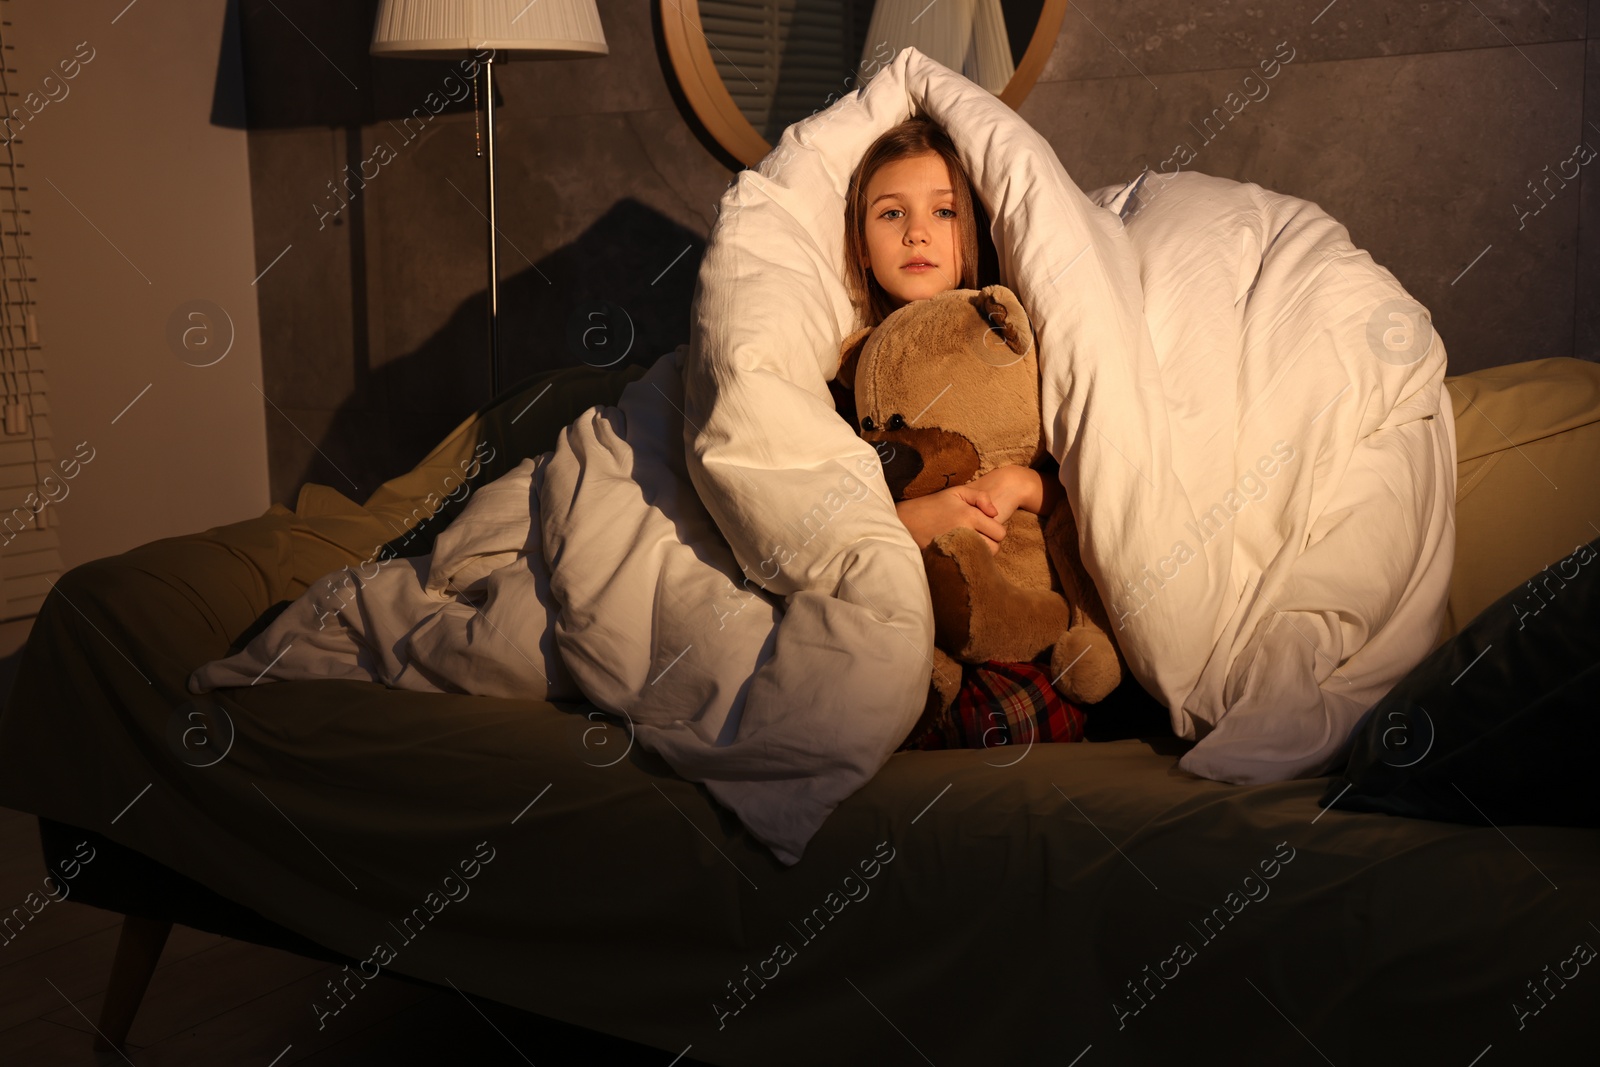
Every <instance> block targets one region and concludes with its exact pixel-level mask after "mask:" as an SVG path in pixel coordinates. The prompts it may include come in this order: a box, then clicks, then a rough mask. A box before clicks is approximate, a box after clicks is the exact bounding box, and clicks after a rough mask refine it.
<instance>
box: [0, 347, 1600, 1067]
mask: <svg viewBox="0 0 1600 1067" xmlns="http://www.w3.org/2000/svg"><path fill="white" fill-rule="evenodd" d="M631 377H632V375H631V374H613V375H602V374H598V373H595V372H584V371H571V372H565V373H564V374H563V375H558V376H556V378H554V379H551V380H541V381H539V382H534V383H530V384H529V385H528V387H526V388H523V389H520V390H519V391H517V392H515V393H514V394H513V395H512V396H510V397H508V398H506V399H505V400H503V402H502V403H501V404H499V405H498V406H496V407H495V408H494V409H492V410H489V411H486V412H480V413H479V414H478V415H477V416H474V418H473V419H470V420H468V421H467V422H466V423H464V424H463V425H462V427H461V428H460V429H459V430H458V431H457V432H456V433H455V434H453V435H452V437H451V438H450V439H448V440H447V441H445V442H444V443H443V444H441V445H440V447H439V449H436V450H435V452H434V453H433V454H432V455H431V456H430V457H429V458H428V459H427V460H425V461H424V462H423V464H421V465H420V466H419V467H418V468H417V469H416V470H415V471H413V472H411V473H410V474H408V475H407V476H405V477H404V478H402V479H397V480H396V481H394V482H391V483H389V485H387V486H385V487H384V489H382V490H380V491H379V492H378V493H376V494H374V497H373V498H372V500H370V501H369V502H368V504H369V508H370V510H368V509H362V508H358V507H357V506H356V505H354V504H352V503H350V502H349V501H345V500H344V499H343V498H341V497H339V496H338V495H337V494H336V493H333V492H332V491H331V490H327V489H324V488H321V487H316V488H312V489H308V491H307V492H305V493H303V494H302V496H301V499H300V501H299V506H298V508H297V511H296V512H290V511H288V510H287V509H285V508H281V507H274V508H273V509H272V510H271V511H269V512H268V513H267V514H265V515H263V516H261V517H259V518H256V519H252V520H250V521H248V522H242V523H238V524H235V525H232V526H225V527H221V528H217V529H213V530H209V531H206V532H205V533H202V534H196V535H193V536H190V537H181V538H172V539H168V540H163V541H158V542H154V543H152V544H149V545H145V546H142V547H140V548H138V549H135V550H133V551H131V552H128V553H125V554H123V555H121V556H117V557H113V558H110V559H105V560H100V561H96V562H94V563H91V564H87V565H85V566H82V567H79V568H76V569H74V570H73V571H72V572H70V573H69V574H68V575H66V576H65V577H63V579H62V580H61V582H60V585H59V586H58V588H57V591H56V592H55V593H54V594H52V596H51V597H50V598H49V599H48V600H47V602H46V604H45V606H44V609H43V610H42V611H41V613H40V616H39V619H38V621H37V623H36V625H35V628H34V631H33V635H32V637H31V638H30V640H29V643H28V645H27V648H26V651H25V654H24V657H23V661H22V664H21V667H20V670H19V674H18V678H17V683H16V688H15V691H14V692H13V695H12V699H11V702H10V704H9V706H8V707H7V709H6V711H5V714H4V717H3V719H0V803H4V804H6V805H8V806H10V807H14V808H18V809H21V810H24V811H28V812H33V813H36V814H39V815H43V816H46V817H49V818H52V819H57V820H61V821H64V822H67V823H71V824H75V825H78V826H82V827H85V828H88V829H92V830H95V831H97V832H100V833H103V834H105V835H107V836H108V837H110V838H112V839H114V840H116V841H118V842H120V843H123V844H125V845H128V846H129V847H132V848H135V849H137V850H139V851H141V852H144V853H146V854H147V855H149V856H151V857H153V858H154V859H156V860H159V861H160V862H162V863H164V864H166V865H168V866H170V867H172V868H174V869H175V870H178V871H180V872H182V873H184V874H186V875H189V876H190V877H192V878H195V879H197V880H199V881H201V882H203V883H205V884H207V885H209V886H211V887H212V888H214V889H215V890H217V891H218V892H220V893H222V894H224V895H226V896H228V897H231V898H233V899H235V900H237V901H239V902H241V903H243V904H246V905H247V906H249V907H251V908H253V909H255V910H257V911H259V912H260V913H261V914H263V915H265V916H267V917H268V918H270V919H272V920H274V921H276V922H279V923H281V924H283V925H284V926H287V927H290V928H292V929H294V930H297V931H300V932H302V933H304V934H305V935H307V936H309V937H311V938H313V939H314V940H316V941H319V942H321V943H323V944H325V945H328V946H329V947H331V948H334V949H337V950H339V951H341V952H344V953H347V954H349V955H351V956H352V957H355V958H357V959H363V960H370V961H371V963H370V964H368V965H367V966H366V967H364V968H363V970H365V971H366V973H367V974H368V975H369V976H370V975H371V974H373V973H376V970H379V969H381V970H388V971H398V972H401V973H405V974H410V975H415V976H419V977H423V978H427V979H429V980H432V981H435V982H439V983H444V982H446V981H449V982H452V983H454V984H455V985H456V986H458V987H459V988H461V989H462V990H466V991H468V992H472V993H475V994H481V995H483V996H486V997H490V998H493V999H495V1000H499V1001H503V1002H505V1003H507V1004H512V1005H516V1006H520V1007H523V1008H527V1009H529V1010H532V1011H536V1012H539V1013H541V1014H544V1015H547V1016H551V1017H554V1018H559V1019H563V1020H567V1021H570V1022H573V1023H576V1024H580V1025H583V1026H587V1027H591V1028H594V1029H596V1030H601V1031H607V1032H610V1033H614V1034H618V1035H620V1036H623V1037H626V1038H630V1039H633V1040H636V1041H641V1042H645V1043H648V1044H653V1045H655V1046H657V1047H659V1048H661V1049H663V1050H664V1055H663V1059H662V1062H663V1064H665V1063H667V1062H668V1061H670V1060H671V1058H672V1056H674V1055H676V1054H678V1053H679V1052H682V1051H684V1050H685V1049H689V1055H690V1056H691V1057H692V1058H695V1059H700V1060H704V1061H707V1062H712V1063H721V1064H820V1063H829V1064H855V1063H860V1064H886V1063H908V1064H909V1063H921V1062H930V1063H935V1064H939V1065H941V1067H944V1065H954V1064H997V1063H999V1064H1004V1063H1018V1064H1035V1063H1039V1064H1046V1063H1048V1064H1058V1065H1066V1064H1070V1063H1078V1062H1081V1063H1082V1064H1083V1065H1084V1067H1090V1065H1092V1064H1101V1063H1130V1064H1133V1063H1149V1062H1153V1061H1154V1058H1155V1057H1156V1056H1158V1055H1159V1056H1169V1055H1170V1056H1174V1057H1183V1059H1184V1061H1185V1062H1199V1063H1224V1062H1226V1063H1264V1062H1272V1063H1320V1062H1324V1060H1326V1061H1328V1062H1332V1063H1336V1064H1341V1065H1343V1064H1356V1063H1361V1064H1373V1063H1394V1064H1400V1063H1412V1062H1418V1061H1426V1062H1438V1063H1457V1064H1467V1063H1469V1062H1472V1061H1473V1059H1474V1057H1476V1056H1478V1055H1480V1053H1482V1052H1483V1051H1484V1050H1485V1049H1487V1048H1490V1046H1492V1049H1491V1050H1490V1051H1489V1053H1488V1057H1489V1058H1486V1059H1485V1060H1484V1061H1483V1062H1484V1063H1485V1064H1489V1063H1508V1062H1509V1063H1532V1062H1543V1061H1545V1060H1547V1059H1550V1058H1553V1057H1554V1056H1556V1055H1558V1054H1562V1053H1564V1052H1568V1051H1570V1050H1574V1049H1582V1048H1586V1047H1588V1045H1589V1043H1590V1042H1592V1040H1593V1038H1594V1037H1595V1036H1596V1035H1595V1026H1594V1023H1593V1022H1592V1020H1593V1019H1594V1018H1595V1012H1594V1005H1595V1004H1596V1002H1597V1001H1600V968H1596V967H1590V966H1585V965H1583V964H1582V963H1578V962H1575V961H1576V960H1577V958H1578V957H1580V956H1582V955H1583V949H1582V948H1581V947H1580V946H1582V945H1585V944H1587V945H1591V946H1600V929H1597V928H1596V926H1595V925H1594V922H1596V921H1600V908H1597V907H1596V902H1597V890H1600V832H1595V831H1589V830H1575V829H1556V828H1547V827H1533V826H1519V827H1501V828H1498V829H1497V828H1490V827H1468V826H1458V825H1450V824H1442V823H1431V822H1422V821H1412V820H1405V819H1398V818H1391V817H1386V816H1380V815H1370V814H1352V813H1345V812H1339V811H1328V812H1326V813H1324V812H1322V811H1321V810H1320V809H1319V808H1318V806H1317V798H1318V797H1319V796H1320V795H1321V793H1322V792H1323V789H1324V787H1325V785H1326V780H1325V779H1317V780H1307V781H1299V782H1289V783H1283V784H1276V785H1267V786H1256V787H1238V786H1230V785H1225V784H1220V783H1216V782H1210V781H1205V780H1201V779H1196V778H1192V777H1190V776H1188V775H1186V774H1183V773H1181V772H1180V771H1178V770H1177V768H1176V766H1175V756H1176V754H1177V752H1178V751H1179V748H1180V743H1179V742H1177V741H1176V740H1174V739H1171V738H1167V739H1165V740H1161V739H1156V740H1152V741H1120V742H1111V743H1101V744H1073V745H1040V746H1035V747H1033V748H1032V749H1022V748H1018V749H1011V750H997V751H955V752H905V753H899V754H897V755H895V756H894V757H893V758H891V759H890V760H889V762H888V764H887V765H886V766H885V767H884V768H883V770H882V771H881V772H880V773H879V774H878V775H877V776H876V777H875V778H874V779H873V780H872V781H871V782H870V783H869V784H868V785H867V786H866V787H865V788H863V789H862V790H861V791H860V792H858V793H857V794H855V795H854V796H852V797H850V798H849V799H848V800H847V801H846V802H845V803H844V804H843V805H841V807H840V808H839V809H838V810H837V811H836V812H835V813H834V815H833V816H832V817H831V818H830V819H829V820H828V821H827V823H826V824H825V825H824V826H823V827H822V829H821V831H820V832H819V833H818V834H817V836H816V837H815V838H814V840H813V841H812V843H811V845H810V847H809V848H808V849H807V851H806V853H805V856H804V859H803V860H802V861H801V862H800V863H799V864H798V865H796V866H794V867H792V868H785V867H784V866H782V865H781V864H779V863H778V862H777V861H776V860H774V859H773V858H772V856H771V855H770V854H769V853H768V852H767V850H766V849H765V848H764V847H763V846H761V845H760V844H759V843H758V842H756V841H754V840H753V839H752V838H751V837H750V836H749V835H748V834H746V833H745V832H744V831H743V829H742V828H741V827H740V825H739V823H738V822H737V820H736V819H734V818H733V817H732V816H731V815H730V814H729V813H728V812H726V811H724V810H722V809H721V808H719V807H718V806H717V805H716V804H715V803H714V802H713V801H712V800H711V798H710V796H709V794H708V793H707V792H706V790H705V789H704V788H703V787H702V786H699V785H697V784H695V783H691V782H687V781H684V780H682V779H680V778H678V777H677V776H675V775H674V774H673V773H672V772H671V770H670V768H668V767H667V766H666V765H665V764H664V763H663V762H662V761H660V760H658V759H656V758H654V757H652V756H651V755H649V754H648V753H645V752H643V751H642V750H640V749H639V748H638V747H637V746H635V747H632V748H631V749H629V748H628V743H627V740H626V737H625V734H624V732H623V731H622V730H620V729H619V728H616V727H604V726H602V725H601V723H599V722H598V721H596V720H595V719H593V718H591V717H589V716H588V715H586V713H587V712H589V711H592V709H590V708H588V707H586V706H583V705H566V706H558V705H552V704H547V703H538V702H529V701H512V700H498V699H489V698H480V697H471V696H451V695H434V694H422V693H412V692H397V691H391V690H387V689H385V688H383V687H381V686H377V685H366V684H360V683H351V682H335V681H328V682H297V683H264V684H261V685H259V686H253V687H245V688H240V689H236V690H230V691H227V692H226V693H225V694H224V696H225V699H226V703H225V707H226V709H227V711H228V715H229V718H230V719H231V722H232V726H233V739H232V743H231V747H229V748H228V749H227V754H226V756H224V757H223V758H221V759H220V760H218V761H217V762H215V763H213V764H211V765H209V766H197V765H195V764H197V763H201V762H206V761H208V760H209V759H210V758H211V757H209V756H208V757H204V758H197V757H196V756H195V755H194V750H195V746H193V745H190V746H189V747H187V748H186V747H185V745H184V744H183V743H182V742H181V741H176V740H174V738H175V737H176V736H177V735H178V734H180V733H181V731H182V729H183V728H184V726H185V724H186V723H187V721H188V720H185V719H183V717H182V713H181V711H178V712H177V719H176V721H177V725H176V726H174V722H175V709H181V707H182V705H183V704H184V702H185V701H186V700H188V699H190V697H189V694H188V693H187V692H186V690H185V688H184V680H185V678H186V677H187V675H188V674H189V672H190V671H191V670H193V669H194V668H195V667H197V666H199V665H200V664H201V663H203V662H205V661H207V660H210V659H212V658H215V657H217V656H220V655H222V654H224V653H225V652H226V651H227V649H228V647H229V645H230V643H231V642H232V641H234V640H235V639H236V638H237V637H238V636H239V635H240V634H241V633H242V632H244V631H245V630H246V629H247V628H248V627H249V626H250V625H251V624H252V623H254V622H255V621H256V620H257V619H258V617H259V616H261V614H262V613H263V612H264V611H266V610H267V609H268V608H269V607H270V606H271V605H273V604H274V603H276V602H278V601H280V600H283V599H288V598H292V597H293V596H296V595H298V593H299V592H300V591H301V590H303V589H304V588H305V587H306V585H307V583H309V582H311V581H313V580H315V579H316V578H317V577H320V576H321V575H323V574H325V573H327V572H329V571H331V570H333V569H335V568H337V567H339V566H342V565H344V564H347V563H352V562H355V561H357V560H361V559H364V558H366V557H368V556H369V555H371V554H372V552H373V549H374V548H375V547H376V545H377V544H378V543H380V542H382V541H384V540H386V539H389V538H391V537H393V535H394V530H395V528H396V525H398V526H404V525H406V524H407V522H408V521H410V520H411V519H413V518H414V517H415V515H414V512H415V502H416V500H417V499H418V497H419V496H420V495H421V494H422V493H425V492H427V491H431V490H429V489H427V488H419V487H426V486H430V485H436V484H438V482H439V481H440V480H441V478H442V474H443V473H444V472H448V471H449V470H450V469H452V468H453V467H454V466H455V465H456V464H458V463H459V461H460V459H461V458H462V457H464V456H468V455H470V454H471V453H472V451H473V449H474V447H475V446H476V445H477V443H478V442H481V441H484V440H489V441H491V442H493V443H494V444H495V445H496V447H497V449H500V450H501V451H498V452H497V460H496V462H494V463H491V464H489V465H488V466H487V469H486V470H485V472H484V474H483V476H482V477H483V478H484V479H486V478H492V477H495V476H497V475H498V474H499V473H502V472H503V471H505V470H507V469H509V468H510V466H511V465H514V463H515V462H516V459H517V458H520V455H522V454H527V453H529V452H533V451H538V450H541V449H542V448H544V447H548V444H549V442H550V440H551V439H552V438H553V435H554V433H555V431H556V429H558V428H559V427H560V426H561V425H564V424H565V422H566V421H567V420H568V419H570V418H571V417H572V416H573V415H574V414H576V412H577V411H579V410H582V408H584V407H586V406H588V405H589V404H592V403H595V402H603V401H605V400H607V399H609V398H610V397H612V396H614V395H615V393H616V391H617V390H619V389H620V388H621V386H622V384H623V383H624V382H625V381H626V380H628V379H629V378H631ZM545 385H550V386H551V388H550V389H549V391H548V392H545V393H540V392H539V390H540V389H543V387H544V386H545ZM536 393H537V394H538V399H537V400H534V399H533V398H534V396H535V394H536ZM530 401H532V402H533V403H534V405H535V406H534V408H532V409H523V406H524V405H525V404H527V403H529V402H530ZM519 409H523V410H522V413H521V414H520V415H519V414H518V412H519ZM513 416H516V421H515V422H513ZM480 480H482V479H480ZM435 532H436V531H435ZM424 544H425V541H424V540H422V539H418V540H417V541H415V542H414V547H421V546H423V545H424ZM387 565H388V566H404V565H405V564H404V563H403V562H400V561H394V562H391V563H389V564H387ZM861 713H862V714H871V713H872V709H871V708H862V709H861ZM219 751H220V750H219ZM184 752H188V753H189V755H188V756H187V758H180V753H184ZM147 787H148V788H147ZM486 857H487V859H486ZM469 872H470V873H471V874H472V875H473V877H471V878H470V879H468V878H467V877H466V874H467V873H469ZM1269 875H1270V877H1269ZM452 876H453V877H452ZM430 894H432V895H431V896H430ZM1230 894H1232V895H1230ZM380 946H381V947H380ZM780 946H781V947H780ZM1180 946H1181V948H1180ZM1547 967H1548V969H1546V968H1547ZM1574 968H1575V970H1574ZM1552 975H1554V976H1555V977H1554V978H1552ZM1562 975H1566V977H1562ZM330 977H333V978H334V979H336V980H337V981H338V982H339V983H340V986H339V988H340V990H341V993H342V996H343V999H344V1000H346V1001H349V1000H350V999H351V998H359V997H360V995H361V990H360V978H359V976H356V975H353V974H348V973H336V974H333V975H331V976H330ZM1529 982H1532V983H1534V984H1535V988H1536V989H1537V990H1538V991H1539V995H1540V999H1535V993H1534V991H1533V990H1530V988H1529V986H1528V983H1529ZM339 1004H340V1001H339V1000H337V999H335V997H334V996H333V995H332V992H331V991H330V992H329V993H328V994H327V995H325V996H323V997H322V998H321V999H320V1000H318V1001H315V1002H308V1004H307V1011H306V1015H305V1026H306V1028H307V1031H306V1032H307V1033H308V1034H309V1033H310V1032H313V1031H315V1030H317V1029H319V1028H330V1029H335V1030H336V1029H337V1028H338V1027H339V1026H340V1025H341V1019H340V1012H339V1011H337V1010H335V1009H337V1008H338V1006H339ZM1536 1008H1537V1009H1538V1010H1537V1012H1535V1011H1534V1009H1536ZM284 1040H285V1041H286V1042H289V1041H293V1040H295V1038H294V1035H293V1034H286V1035H284ZM524 1051H525V1052H526V1053H527V1054H528V1055H530V1056H531V1057H532V1058H533V1061H534V1062H540V1058H539V1055H538V1051H539V1050H537V1049H527V1050H524ZM1080 1055H1082V1056H1083V1058H1082V1060H1081V1061H1079V1060H1076V1059H1075V1057H1078V1056H1080Z"/></svg>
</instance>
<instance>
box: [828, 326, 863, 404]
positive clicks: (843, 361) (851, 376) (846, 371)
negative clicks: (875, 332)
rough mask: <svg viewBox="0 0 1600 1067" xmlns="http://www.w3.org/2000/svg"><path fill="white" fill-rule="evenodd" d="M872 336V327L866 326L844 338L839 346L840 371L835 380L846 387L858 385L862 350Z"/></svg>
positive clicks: (852, 387)
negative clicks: (857, 375) (857, 373)
mask: <svg viewBox="0 0 1600 1067" xmlns="http://www.w3.org/2000/svg"><path fill="white" fill-rule="evenodd" d="M871 336H872V327H870V326H864V327H862V328H861V329H859V330H857V331H856V332H855V333H853V334H851V335H850V336H848V337H846V338H845V339H844V343H843V344H841V345H840V346H839V372H838V373H837V374H835V375H834V376H833V380H834V381H836V382H838V383H839V384H840V385H842V386H844V387H845V388H846V389H854V388H855V387H856V367H857V366H858V365H860V363H861V352H862V350H863V349H865V348H866V347H867V338H869V337H871Z"/></svg>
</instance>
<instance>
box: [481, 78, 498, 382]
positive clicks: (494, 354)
mask: <svg viewBox="0 0 1600 1067" xmlns="http://www.w3.org/2000/svg"><path fill="white" fill-rule="evenodd" d="M482 70H483V115H484V118H483V126H484V138H483V145H484V150H483V156H484V169H485V171H487V173H488V184H489V395H490V397H491V398H493V397H495V396H498V395H499V394H500V265H499V262H498V261H497V258H496V255H495V246H496V237H497V236H498V234H499V230H498V229H497V228H496V227H495V222H494V57H493V56H492V55H491V56H490V57H489V58H488V59H486V60H484V61H483V67H482Z"/></svg>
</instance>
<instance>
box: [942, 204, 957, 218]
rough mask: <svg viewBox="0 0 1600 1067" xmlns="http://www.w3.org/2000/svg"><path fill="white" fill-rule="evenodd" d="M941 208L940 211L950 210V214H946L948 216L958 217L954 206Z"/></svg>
mask: <svg viewBox="0 0 1600 1067" xmlns="http://www.w3.org/2000/svg"><path fill="white" fill-rule="evenodd" d="M939 210H940V211H948V212H949V213H950V214H949V215H947V216H945V217H946V218H952V219H953V218H955V217H956V209H955V208H953V207H942V208H940V209H939Z"/></svg>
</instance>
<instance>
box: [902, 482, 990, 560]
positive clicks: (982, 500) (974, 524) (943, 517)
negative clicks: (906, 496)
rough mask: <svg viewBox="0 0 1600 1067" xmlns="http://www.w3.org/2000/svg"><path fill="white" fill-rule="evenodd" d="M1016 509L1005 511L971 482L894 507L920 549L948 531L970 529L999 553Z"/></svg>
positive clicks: (986, 491) (986, 492)
mask: <svg viewBox="0 0 1600 1067" xmlns="http://www.w3.org/2000/svg"><path fill="white" fill-rule="evenodd" d="M1013 510H1015V508H1014V507H1008V508H1006V509H1004V510H1002V508H1001V507H999V506H998V505H997V504H996V503H995V501H994V500H993V499H992V498H991V496H990V494H989V491H988V490H986V489H983V488H979V487H976V486H975V485H973V484H972V483H968V484H967V485H952V486H951V487H950V488H948V489H941V490H940V491H939V492H937V493H930V494H928V495H927V496H919V497H917V498H916V499H914V500H903V501H901V502H900V503H898V504H896V505H895V512H896V513H897V514H898V515H899V516H900V521H901V522H902V523H904V524H905V527H906V530H907V531H909V532H910V534H911V539H912V540H913V541H915V542H916V543H917V547H918V548H927V547H928V545H929V544H930V543H931V542H932V541H933V539H934V538H935V537H938V536H939V535H940V534H942V533H944V532H945V531H947V530H954V529H955V528H956V527H958V526H967V527H970V528H971V529H974V530H976V531H977V532H978V533H979V534H981V535H982V536H983V540H984V543H985V544H987V545H988V546H989V551H990V552H998V551H1000V542H1001V540H1003V539H1004V538H1005V536H1006V528H1005V520H1006V519H1009V518H1010V517H1011V512H1012V511H1013Z"/></svg>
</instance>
